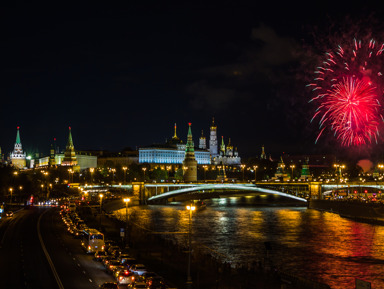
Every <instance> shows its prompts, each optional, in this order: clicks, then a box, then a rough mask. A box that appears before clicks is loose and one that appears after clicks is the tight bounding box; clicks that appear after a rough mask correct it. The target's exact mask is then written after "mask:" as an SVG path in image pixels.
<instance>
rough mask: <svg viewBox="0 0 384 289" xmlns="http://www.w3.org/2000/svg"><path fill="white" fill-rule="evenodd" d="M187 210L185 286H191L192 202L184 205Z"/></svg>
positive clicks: (194, 208)
mask: <svg viewBox="0 0 384 289" xmlns="http://www.w3.org/2000/svg"><path fill="white" fill-rule="evenodd" d="M186 208H187V210H188V211H189V225H188V269H187V273H188V277H187V286H188V287H189V288H192V278H191V223H192V212H193V211H194V210H196V207H195V206H193V205H192V204H191V205H190V206H187V207H186Z"/></svg>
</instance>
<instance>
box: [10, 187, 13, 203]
mask: <svg viewBox="0 0 384 289" xmlns="http://www.w3.org/2000/svg"><path fill="white" fill-rule="evenodd" d="M9 191H10V192H11V201H10V204H12V192H13V188H9Z"/></svg>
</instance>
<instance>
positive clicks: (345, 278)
mask: <svg viewBox="0 0 384 289" xmlns="http://www.w3.org/2000/svg"><path fill="white" fill-rule="evenodd" d="M236 201H237V200H236V199H235V198H231V199H220V200H213V203H212V205H211V206H208V207H207V208H206V209H205V210H203V211H200V212H196V213H194V215H193V224H192V230H193V243H194V246H200V247H205V246H206V247H208V248H210V250H211V251H209V250H208V249H207V250H208V252H211V253H212V252H214V253H215V254H216V256H218V257H220V258H222V260H223V261H227V262H230V263H231V264H232V265H237V264H250V263H252V262H254V261H258V260H262V258H264V257H265V255H266V250H265V245H264V242H271V244H272V250H271V254H270V256H271V258H272V260H273V263H274V264H275V266H276V267H278V268H280V269H281V270H284V271H287V272H290V273H293V274H296V275H298V276H301V277H305V278H308V279H313V280H317V281H319V282H323V283H326V284H328V285H330V286H331V288H335V289H346V288H351V289H352V288H355V278H359V279H363V280H366V281H369V282H371V283H372V288H375V289H378V288H384V227H383V226H379V225H371V224H365V223H358V222H354V221H352V220H348V219H344V218H341V217H340V216H339V215H337V214H333V213H328V212H319V211H316V210H310V209H307V208H306V207H258V206H252V207H251V206H247V207H244V206H236ZM239 203H241V202H240V201H239ZM130 210H131V213H132V215H136V217H135V220H138V221H137V222H138V224H139V225H140V226H144V227H146V228H148V229H150V230H153V231H156V232H187V231H188V216H189V215H188V212H187V211H186V210H185V207H184V206H141V207H132V208H130ZM116 213H117V215H120V216H121V218H125V209H122V210H119V211H117V212H116ZM166 237H167V238H174V239H175V240H177V242H179V243H180V244H183V245H186V242H187V237H186V235H185V234H169V235H166Z"/></svg>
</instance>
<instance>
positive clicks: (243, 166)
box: [240, 165, 245, 182]
mask: <svg viewBox="0 0 384 289" xmlns="http://www.w3.org/2000/svg"><path fill="white" fill-rule="evenodd" d="M240 167H241V169H242V170H243V182H244V169H245V165H240Z"/></svg>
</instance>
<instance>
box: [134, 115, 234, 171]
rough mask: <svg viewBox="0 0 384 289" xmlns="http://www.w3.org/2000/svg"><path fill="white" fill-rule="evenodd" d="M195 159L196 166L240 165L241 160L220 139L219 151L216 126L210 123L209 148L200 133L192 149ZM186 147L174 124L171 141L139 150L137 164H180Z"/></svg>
mask: <svg viewBox="0 0 384 289" xmlns="http://www.w3.org/2000/svg"><path fill="white" fill-rule="evenodd" d="M194 152H195V158H196V161H197V164H198V165H210V164H213V165H235V166H237V165H240V164H241V158H240V157H239V154H238V152H237V148H235V149H234V148H233V146H232V144H231V141H230V140H229V142H228V145H227V146H226V145H225V144H224V138H223V137H222V139H221V146H220V150H219V149H218V142H217V126H216V124H215V122H214V120H213V121H212V125H211V127H210V140H209V148H207V142H206V138H205V136H204V134H203V132H202V134H201V137H200V138H199V147H198V148H197V147H195V148H194ZM185 154H186V145H185V144H184V143H183V141H182V140H181V139H179V138H178V137H177V134H176V124H175V127H174V135H173V137H172V139H171V140H170V141H168V142H166V143H165V144H154V145H151V146H148V147H143V148H140V149H139V163H149V164H180V165H181V164H182V163H183V161H184V159H185Z"/></svg>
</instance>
